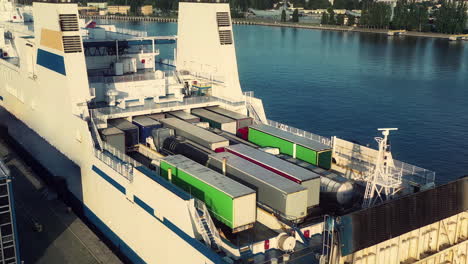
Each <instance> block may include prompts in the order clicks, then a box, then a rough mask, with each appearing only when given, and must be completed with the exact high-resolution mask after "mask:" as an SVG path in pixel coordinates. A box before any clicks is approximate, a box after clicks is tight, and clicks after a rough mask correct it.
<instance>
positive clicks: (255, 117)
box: [244, 91, 263, 124]
mask: <svg viewBox="0 0 468 264" xmlns="http://www.w3.org/2000/svg"><path fill="white" fill-rule="evenodd" d="M252 98H254V92H253V91H248V92H244V101H245V107H246V108H247V110H248V111H249V115H252V116H251V117H252V118H253V120H254V122H255V124H262V123H263V122H262V119H261V118H260V115H259V114H258V113H257V110H255V106H254V105H253V104H252Z"/></svg>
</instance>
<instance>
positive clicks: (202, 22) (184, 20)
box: [176, 2, 242, 100]
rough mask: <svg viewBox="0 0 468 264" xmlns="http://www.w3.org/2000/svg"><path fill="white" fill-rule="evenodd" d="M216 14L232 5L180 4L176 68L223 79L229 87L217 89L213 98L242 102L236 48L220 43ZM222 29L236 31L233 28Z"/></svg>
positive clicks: (223, 28)
mask: <svg viewBox="0 0 468 264" xmlns="http://www.w3.org/2000/svg"><path fill="white" fill-rule="evenodd" d="M216 12H230V10H229V4H224V3H187V2H181V3H179V22H178V39H177V58H176V65H177V67H178V69H179V70H188V71H190V72H200V73H211V74H212V75H213V76H223V77H224V80H225V82H226V86H225V87H219V89H214V90H213V95H214V96H219V97H225V98H230V99H235V100H242V90H241V87H240V83H239V74H238V71H237V58H236V50H235V45H234V43H233V44H232V45H221V44H220V40H219V33H218V29H219V28H218V24H217V21H216ZM230 19H231V18H230ZM221 29H222V30H231V31H232V25H231V26H229V27H222V28H221ZM232 34H233V40H234V33H233V32H232Z"/></svg>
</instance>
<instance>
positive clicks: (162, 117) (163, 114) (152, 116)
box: [147, 113, 166, 121]
mask: <svg viewBox="0 0 468 264" xmlns="http://www.w3.org/2000/svg"><path fill="white" fill-rule="evenodd" d="M147 117H149V118H151V119H154V120H156V121H159V120H160V119H164V118H166V114H165V113H157V114H151V115H147Z"/></svg>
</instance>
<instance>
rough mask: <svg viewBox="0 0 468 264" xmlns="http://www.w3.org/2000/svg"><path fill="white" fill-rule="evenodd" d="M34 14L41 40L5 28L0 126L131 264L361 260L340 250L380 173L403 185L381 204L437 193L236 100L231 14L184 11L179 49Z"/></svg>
mask: <svg viewBox="0 0 468 264" xmlns="http://www.w3.org/2000/svg"><path fill="white" fill-rule="evenodd" d="M33 9H34V32H32V31H29V29H28V28H27V27H25V26H24V25H22V24H13V23H12V22H11V21H6V22H4V23H3V24H2V25H1V26H0V36H1V37H3V38H0V50H2V54H1V55H0V78H1V80H2V83H1V84H0V106H1V108H0V109H1V112H0V114H1V115H0V117H1V118H2V121H3V122H4V123H5V124H6V125H7V126H8V127H9V130H10V133H13V134H15V136H16V137H17V139H18V141H20V142H21V144H23V145H25V146H27V148H28V149H29V150H30V151H31V153H33V155H34V156H36V157H37V159H38V160H39V161H40V162H41V163H43V164H44V165H45V167H47V168H49V169H50V170H51V172H52V174H54V175H57V176H60V177H62V178H64V179H65V181H66V185H67V188H68V190H69V192H70V193H71V194H72V196H73V200H74V201H75V204H76V207H77V208H78V209H79V210H81V211H83V214H84V215H85V216H86V217H87V218H88V219H89V220H90V221H91V222H92V223H93V224H94V225H95V226H96V227H97V228H98V229H99V230H100V231H101V232H102V233H103V234H104V235H105V236H106V237H107V239H109V241H110V242H111V243H112V244H113V245H114V246H115V247H116V248H118V250H119V251H120V252H122V253H123V254H124V255H125V256H126V258H128V259H129V260H130V261H131V262H133V263H223V262H226V263H241V262H251V263H268V262H269V263H275V262H278V261H287V260H288V259H289V261H290V262H289V263H318V262H319V261H321V262H322V263H332V262H334V263H336V262H340V263H343V261H347V258H346V256H349V255H350V254H353V253H355V252H357V251H359V250H362V249H364V248H363V247H362V246H363V245H365V243H363V244H362V245H361V244H360V245H355V246H354V247H347V246H349V243H351V242H349V241H350V239H351V238H350V234H352V230H353V228H354V227H351V226H352V225H353V219H358V217H359V215H357V216H353V215H351V216H350V213H356V211H358V209H360V208H361V205H362V202H363V199H362V198H363V197H364V195H365V189H366V188H365V186H366V184H367V182H368V179H369V177H370V176H371V175H373V173H374V171H375V169H376V168H380V167H379V166H380V165H379V166H378V164H380V162H381V161H380V159H381V157H384V159H385V168H387V167H391V170H393V171H398V172H399V173H398V175H400V176H399V182H398V183H399V184H398V186H396V187H397V188H395V189H397V191H395V193H392V196H391V197H390V196H389V195H385V194H383V195H382V196H381V200H384V201H385V200H391V201H390V202H394V201H397V200H398V199H397V198H398V197H402V196H409V197H413V196H414V195H412V194H413V193H415V192H418V191H420V190H426V189H429V190H433V189H432V187H433V183H434V173H433V172H430V171H427V170H425V169H422V168H418V167H415V166H412V165H409V164H406V163H403V162H400V161H398V160H394V159H393V158H392V157H391V153H390V151H389V148H387V146H384V147H382V150H381V151H380V152H379V151H378V150H375V149H371V148H368V147H364V146H360V145H358V144H355V143H352V142H349V141H345V140H342V139H339V138H336V137H334V138H326V137H320V136H317V135H314V134H311V133H309V132H305V131H302V130H299V129H295V128H292V127H289V126H287V125H284V124H280V123H277V122H274V121H271V120H268V119H267V118H266V115H265V112H264V110H263V105H262V101H261V100H260V99H258V98H255V97H253V93H251V92H245V93H244V92H243V91H242V89H241V86H240V83H239V76H238V72H237V60H236V52H235V46H234V35H233V31H232V30H233V29H232V19H231V16H230V11H229V5H228V4H225V3H186V2H182V3H180V6H179V21H178V36H147V34H146V32H138V31H129V30H124V29H119V28H116V27H115V26H113V25H98V24H96V23H94V22H91V21H88V22H87V23H83V22H82V21H80V19H79V17H78V13H77V6H76V5H74V4H69V3H34V6H33ZM173 43H176V45H177V46H176V47H177V48H176V49H175V51H174V60H173V61H171V60H161V59H159V57H158V56H159V50H158V47H159V46H160V45H167V44H173ZM379 157H380V158H379ZM373 184H374V185H376V184H382V183H381V182H376V181H374V182H373ZM458 184H463V182H462V183H458ZM373 195H374V193H367V194H366V197H372V196H373ZM414 197H415V196H414ZM459 198H460V197H458V198H453V199H459ZM414 199H416V198H414ZM419 199H421V198H419ZM385 204H388V201H387V203H383V205H385ZM374 208H377V207H375V206H374V204H372V206H370V208H368V209H366V210H374ZM466 208H467V207H466V205H462V206H460V207H458V208H456V209H454V210H452V211H450V213H449V214H448V215H447V217H449V216H452V215H454V214H458V213H462V217H464V219H466V212H465V211H466ZM358 212H360V211H358ZM353 217H354V218H353ZM341 219H347V220H346V221H345V222H343V221H341ZM435 221H436V220H434V221H433V222H435ZM422 223H423V222H421V223H419V222H418V224H417V225H415V226H413V229H415V228H419V227H422V226H421V225H422ZM424 223H426V222H424ZM431 223H432V222H431ZM463 223H465V222H463ZM463 230H464V229H463ZM463 232H465V231H463ZM396 233H397V231H395V232H391V233H390V234H386V236H394V235H395V234H396ZM463 234H464V233H463ZM353 235H355V234H353ZM397 235H401V234H397ZM338 237H340V239H341V240H339V239H338ZM356 239H357V238H356ZM379 239H380V238H379ZM379 239H374V240H369V241H373V242H374V244H377V243H380V242H382V241H384V240H385V239H384V240H382V239H380V240H379ZM351 240H352V239H351ZM337 241H338V242H337ZM352 241H354V240H352ZM341 242H343V243H341ZM343 250H344V251H343ZM346 250H347V251H346ZM340 252H346V255H342V254H341V253H340ZM341 255H342V256H341ZM377 263H384V262H377ZM388 263H390V262H388Z"/></svg>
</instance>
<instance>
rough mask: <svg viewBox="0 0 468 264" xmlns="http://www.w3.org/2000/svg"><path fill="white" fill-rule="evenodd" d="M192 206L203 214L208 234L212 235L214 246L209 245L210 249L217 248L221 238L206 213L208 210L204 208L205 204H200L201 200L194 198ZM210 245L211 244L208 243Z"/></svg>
mask: <svg viewBox="0 0 468 264" xmlns="http://www.w3.org/2000/svg"><path fill="white" fill-rule="evenodd" d="M194 205H195V208H196V209H197V210H199V211H201V212H202V213H203V216H204V217H205V220H206V223H207V224H208V228H209V230H207V231H208V232H210V233H211V235H213V238H214V242H215V243H216V245H211V246H212V247H216V248H219V244H220V241H221V238H220V236H219V232H218V229H217V228H216V226H215V224H214V223H213V220H212V219H211V216H210V212H209V211H208V208H207V207H206V205H205V203H204V202H202V201H201V200H198V199H196V198H194ZM210 244H211V243H210Z"/></svg>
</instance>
